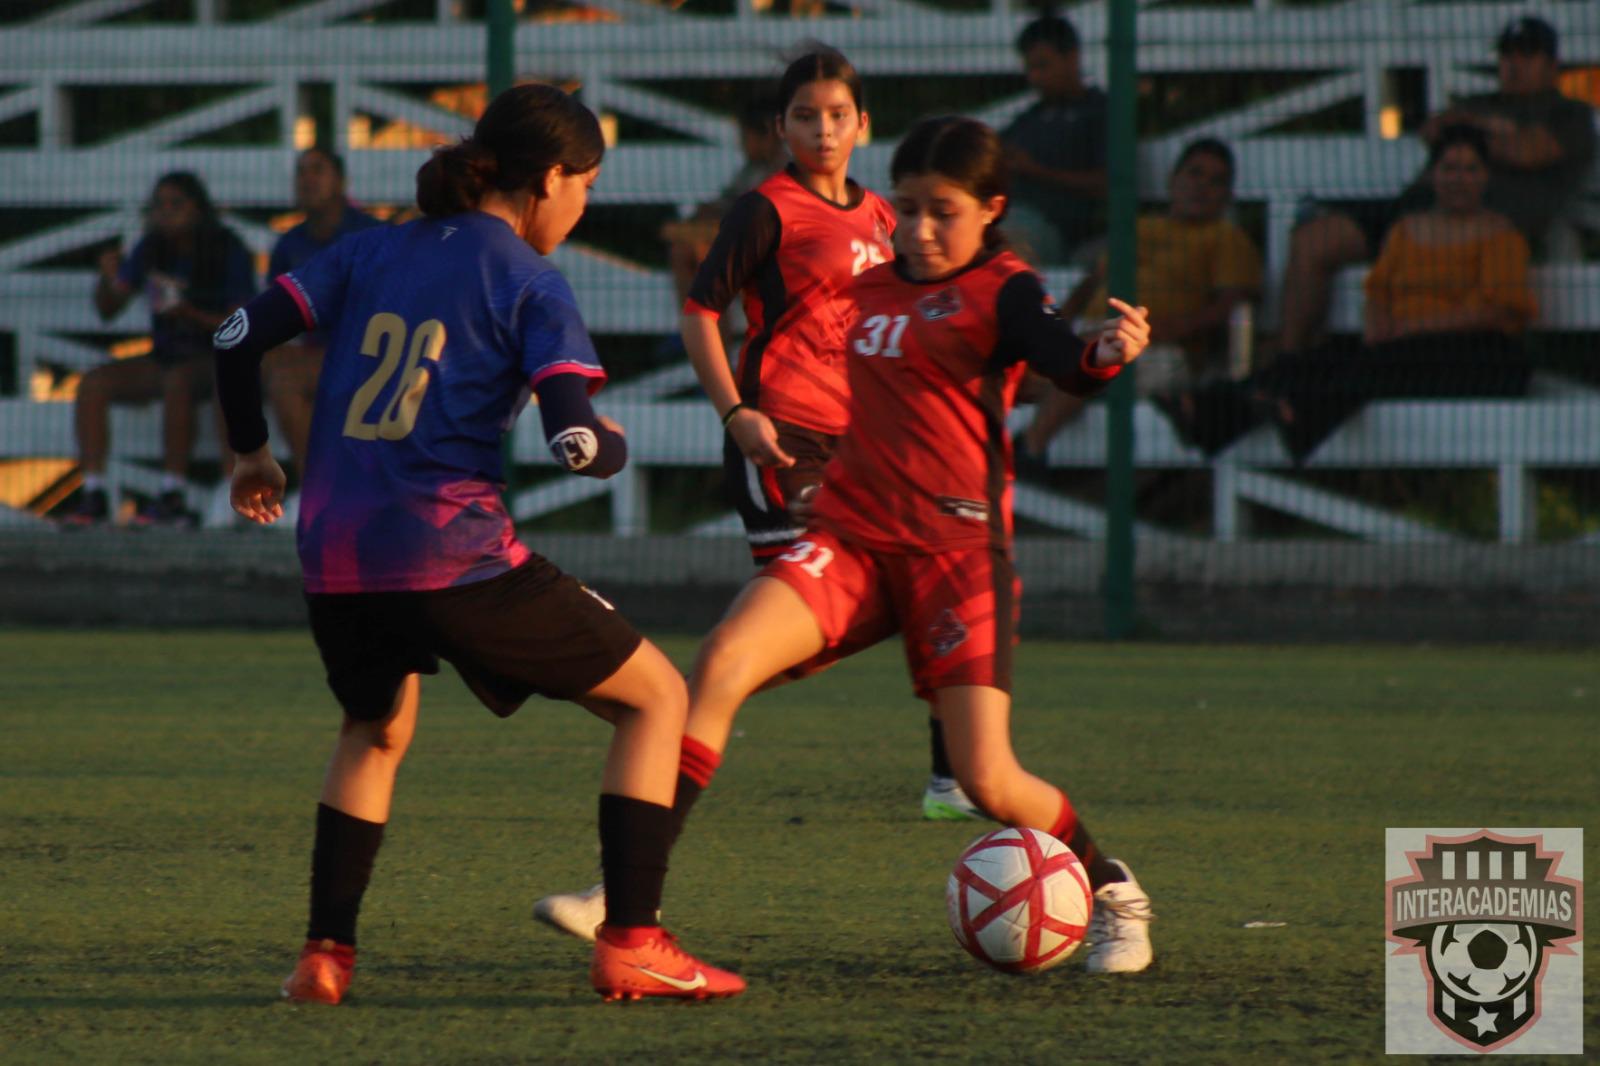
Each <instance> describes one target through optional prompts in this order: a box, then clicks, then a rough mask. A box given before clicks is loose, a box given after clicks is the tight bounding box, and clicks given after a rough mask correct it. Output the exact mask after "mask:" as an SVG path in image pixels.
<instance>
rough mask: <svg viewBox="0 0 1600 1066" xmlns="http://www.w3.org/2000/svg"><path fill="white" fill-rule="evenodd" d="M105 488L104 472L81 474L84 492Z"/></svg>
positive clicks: (99, 490)
mask: <svg viewBox="0 0 1600 1066" xmlns="http://www.w3.org/2000/svg"><path fill="white" fill-rule="evenodd" d="M105 490H106V476H105V475H104V474H85V475H83V491H84V492H104V491H105Z"/></svg>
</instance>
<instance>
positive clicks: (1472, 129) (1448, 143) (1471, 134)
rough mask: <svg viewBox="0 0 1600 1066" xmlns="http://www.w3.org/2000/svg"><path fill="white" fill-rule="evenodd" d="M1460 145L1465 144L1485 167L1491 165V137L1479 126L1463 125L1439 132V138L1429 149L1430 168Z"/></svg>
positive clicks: (1448, 127) (1447, 127) (1449, 127)
mask: <svg viewBox="0 0 1600 1066" xmlns="http://www.w3.org/2000/svg"><path fill="white" fill-rule="evenodd" d="M1458 144H1464V145H1466V146H1467V147H1468V148H1471V149H1472V150H1473V151H1474V152H1476V153H1477V155H1478V159H1479V161H1480V162H1482V163H1483V164H1484V165H1485V166H1487V165H1488V163H1489V137H1488V135H1487V134H1485V133H1484V132H1483V131H1482V130H1481V129H1479V128H1478V127H1477V126H1469V125H1467V124H1466V123H1461V124H1460V125H1455V126H1446V127H1445V128H1444V129H1442V130H1440V131H1439V137H1438V139H1437V140H1435V141H1434V142H1433V147H1431V148H1429V149H1428V166H1429V167H1432V166H1433V165H1434V164H1436V163H1438V162H1439V160H1441V159H1443V158H1444V154H1445V153H1446V152H1448V151H1449V150H1450V149H1452V148H1454V147H1455V146H1456V145H1458Z"/></svg>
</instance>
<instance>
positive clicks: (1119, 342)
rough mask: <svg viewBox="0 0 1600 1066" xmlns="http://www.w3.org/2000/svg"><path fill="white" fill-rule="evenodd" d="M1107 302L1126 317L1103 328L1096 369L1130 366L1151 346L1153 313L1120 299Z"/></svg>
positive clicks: (1096, 345) (1112, 321)
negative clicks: (1150, 315) (1150, 318)
mask: <svg viewBox="0 0 1600 1066" xmlns="http://www.w3.org/2000/svg"><path fill="white" fill-rule="evenodd" d="M1106 302H1107V303H1109V304H1110V305H1111V306H1112V307H1113V308H1115V309H1116V310H1118V311H1120V312H1122V313H1121V314H1120V315H1118V316H1117V317H1116V318H1112V319H1108V320H1107V321H1106V324H1105V325H1104V326H1101V327H1100V339H1099V340H1098V341H1097V342H1096V343H1095V346H1094V365H1095V366H1097V367H1112V366H1126V365H1127V364H1129V363H1131V362H1133V361H1134V360H1135V359H1137V358H1139V353H1140V352H1142V351H1144V350H1145V349H1146V348H1148V347H1149V346H1150V321H1149V318H1148V317H1147V316H1148V315H1149V314H1150V309H1149V308H1148V307H1134V306H1133V305H1132V304H1129V303H1125V302H1123V301H1122V300H1119V299H1117V298H1116V297H1112V298H1111V299H1110V300H1108V301H1106Z"/></svg>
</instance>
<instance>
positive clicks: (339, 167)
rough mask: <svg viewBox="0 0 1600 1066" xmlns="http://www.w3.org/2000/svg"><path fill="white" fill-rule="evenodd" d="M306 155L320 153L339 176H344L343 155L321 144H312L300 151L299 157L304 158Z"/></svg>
mask: <svg viewBox="0 0 1600 1066" xmlns="http://www.w3.org/2000/svg"><path fill="white" fill-rule="evenodd" d="M308 155H320V156H321V157H322V158H324V159H326V160H327V161H328V162H329V163H330V164H331V165H332V166H333V169H334V172H335V173H337V174H338V175H339V176H340V177H341V178H342V177H344V157H343V156H341V155H340V154H339V153H338V152H335V151H334V150H333V149H332V148H329V147H328V146H327V145H323V144H313V145H312V146H311V147H310V148H307V149H306V150H305V151H303V152H301V153H300V158H301V159H304V158H305V157H306V156H308Z"/></svg>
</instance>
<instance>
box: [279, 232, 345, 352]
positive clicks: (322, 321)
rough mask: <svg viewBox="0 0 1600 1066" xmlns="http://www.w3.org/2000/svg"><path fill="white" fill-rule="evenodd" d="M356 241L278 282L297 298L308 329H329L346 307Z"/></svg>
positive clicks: (333, 249) (327, 251) (308, 262)
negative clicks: (351, 255)
mask: <svg viewBox="0 0 1600 1066" xmlns="http://www.w3.org/2000/svg"><path fill="white" fill-rule="evenodd" d="M355 243H356V242H354V241H338V242H336V243H335V244H334V245H333V246H332V247H330V248H325V249H323V250H322V251H320V252H318V253H317V254H316V255H314V256H312V257H311V258H310V259H307V260H306V261H305V262H304V263H301V264H300V265H299V266H298V267H295V268H294V269H293V270H291V271H289V272H288V273H286V274H280V275H279V276H278V277H277V278H276V279H275V280H276V281H277V283H278V284H279V285H281V286H283V288H284V289H285V290H287V292H288V293H289V295H290V296H292V297H293V298H294V302H295V303H296V304H297V305H298V306H299V308H300V318H301V320H302V321H304V322H305V326H306V329H308V330H312V329H326V328H327V327H328V326H330V325H331V324H332V323H333V322H334V321H335V320H336V319H337V318H338V317H339V309H340V308H341V307H343V306H344V294H345V288H346V286H348V285H349V283H350V249H351V247H352V246H353V245H354V244H355Z"/></svg>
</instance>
